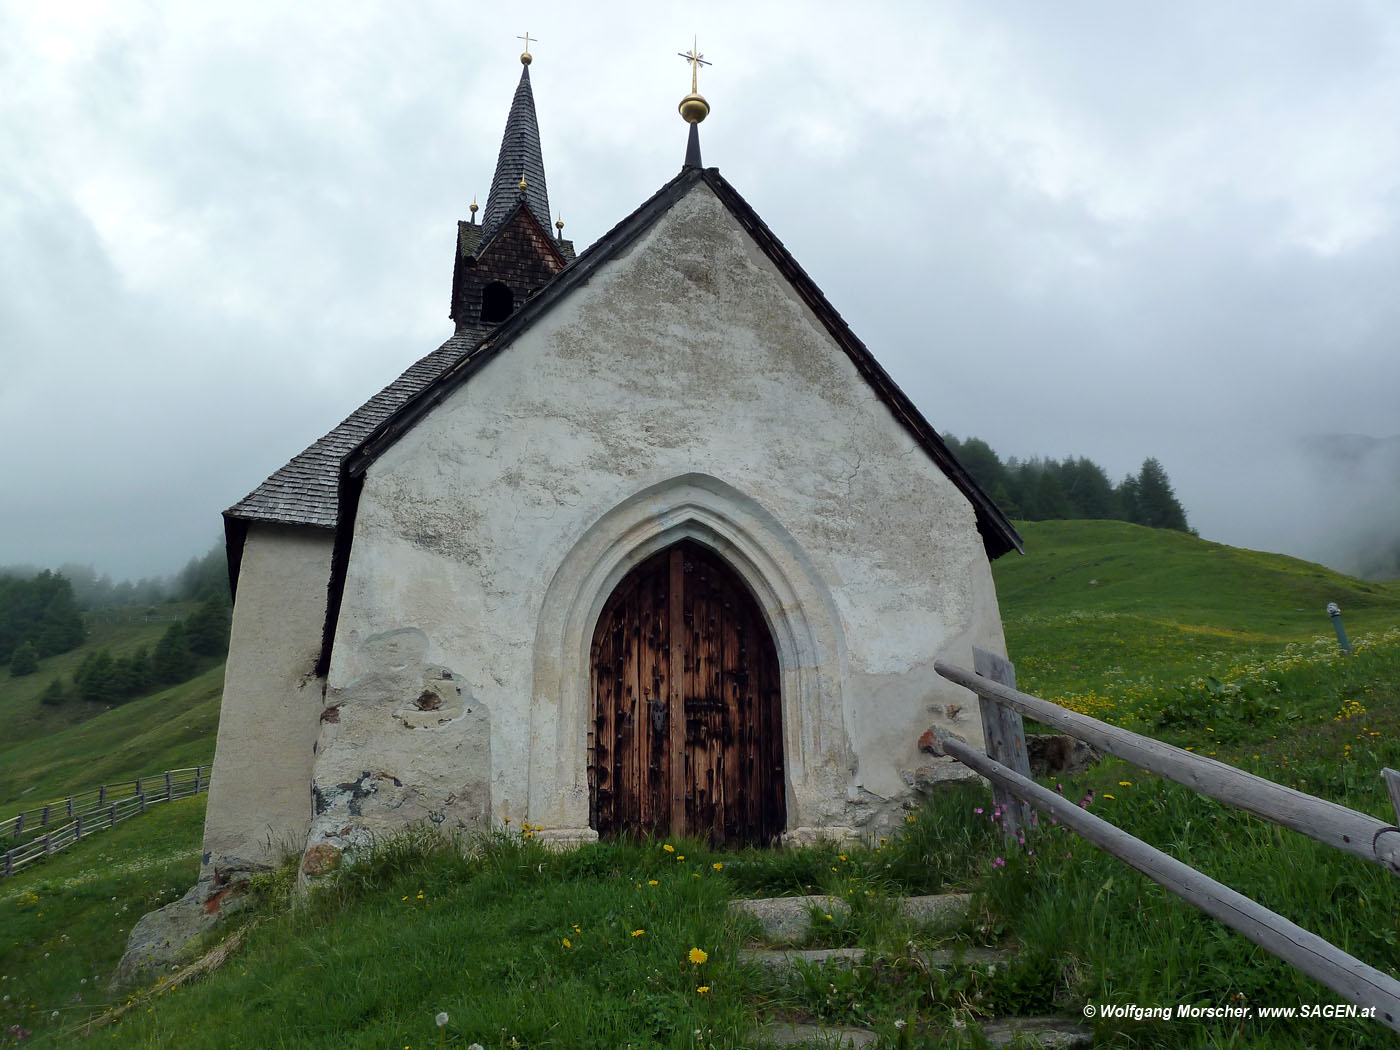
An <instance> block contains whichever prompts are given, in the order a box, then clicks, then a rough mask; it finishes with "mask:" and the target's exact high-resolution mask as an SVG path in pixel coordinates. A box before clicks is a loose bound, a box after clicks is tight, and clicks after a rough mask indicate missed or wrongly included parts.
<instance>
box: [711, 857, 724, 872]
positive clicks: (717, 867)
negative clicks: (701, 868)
mask: <svg viewBox="0 0 1400 1050" xmlns="http://www.w3.org/2000/svg"><path fill="white" fill-rule="evenodd" d="M710 867H712V868H714V869H715V871H723V870H724V863H723V862H722V861H718V860H717V861H715V862H714V863H713V864H711V865H710Z"/></svg>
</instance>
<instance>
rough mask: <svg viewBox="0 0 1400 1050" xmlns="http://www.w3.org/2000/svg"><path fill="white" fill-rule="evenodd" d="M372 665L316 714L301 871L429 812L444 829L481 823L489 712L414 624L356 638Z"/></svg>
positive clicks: (486, 802)
mask: <svg viewBox="0 0 1400 1050" xmlns="http://www.w3.org/2000/svg"><path fill="white" fill-rule="evenodd" d="M360 649H361V654H360V655H361V656H362V657H363V661H364V663H363V665H364V666H367V667H370V668H372V669H373V670H371V671H370V672H369V673H367V674H365V675H363V676H361V677H359V678H357V679H356V680H355V681H353V682H351V683H350V684H349V685H348V686H345V687H344V688H341V689H331V690H329V691H328V693H327V696H326V709H325V711H324V712H323V713H322V718H321V736H320V739H319V740H318V741H317V745H316V765H315V770H314V772H313V776H312V783H311V795H312V805H313V808H314V816H313V817H312V825H311V833H310V835H309V836H308V839H307V849H306V853H305V855H304V857H303V863H302V872H303V874H304V875H307V876H314V875H316V874H321V873H324V872H325V871H328V870H330V869H331V868H332V867H334V866H335V863H336V862H337V861H338V857H339V852H340V851H343V850H345V849H348V848H351V847H354V846H363V845H366V844H368V843H370V842H371V841H372V840H373V839H374V838H375V837H377V836H384V835H388V834H392V833H394V832H396V831H399V830H402V829H403V828H404V827H406V826H408V825H411V824H414V823H418V822H421V821H428V822H430V823H432V824H435V825H437V826H438V827H440V828H442V829H443V830H444V831H448V832H473V831H476V830H478V829H480V828H483V827H485V826H486V821H487V816H488V813H489V810H490V801H491V799H490V775H491V721H490V715H489V713H488V712H487V710H486V708H485V706H484V705H482V704H481V703H479V702H478V701H476V700H475V699H474V698H473V696H472V694H471V690H470V688H469V687H468V686H467V685H466V683H465V682H464V681H463V680H462V679H461V677H460V676H459V675H457V674H455V673H454V672H453V671H451V670H449V669H448V668H445V667H436V666H430V665H427V664H426V663H425V662H424V661H425V655H426V653H427V650H428V638H427V635H425V634H424V633H423V632H422V631H420V630H417V629H415V628H404V629H401V630H396V631H388V632H384V633H381V634H376V635H373V636H371V637H369V638H367V639H365V640H364V641H363V642H362V643H361V645H360Z"/></svg>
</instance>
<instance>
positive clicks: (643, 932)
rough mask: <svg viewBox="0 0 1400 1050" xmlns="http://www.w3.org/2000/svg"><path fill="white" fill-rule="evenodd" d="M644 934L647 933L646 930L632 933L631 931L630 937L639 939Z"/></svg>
mask: <svg viewBox="0 0 1400 1050" xmlns="http://www.w3.org/2000/svg"><path fill="white" fill-rule="evenodd" d="M646 932H647V931H646V930H633V931H632V936H633V937H641V936H643V935H644V934H645V933H646Z"/></svg>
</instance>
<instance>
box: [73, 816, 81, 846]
mask: <svg viewBox="0 0 1400 1050" xmlns="http://www.w3.org/2000/svg"><path fill="white" fill-rule="evenodd" d="M73 819H74V820H75V821H76V823H75V824H74V825H73V834H74V836H75V837H76V838H77V840H78V841H79V842H82V841H83V815H82V814H81V813H79V814H78V815H77V816H76V817H75V818H73Z"/></svg>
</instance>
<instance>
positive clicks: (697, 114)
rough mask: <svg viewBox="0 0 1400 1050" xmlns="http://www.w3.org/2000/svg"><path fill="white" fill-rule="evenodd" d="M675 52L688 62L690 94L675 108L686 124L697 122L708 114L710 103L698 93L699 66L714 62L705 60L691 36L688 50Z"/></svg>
mask: <svg viewBox="0 0 1400 1050" xmlns="http://www.w3.org/2000/svg"><path fill="white" fill-rule="evenodd" d="M676 54H678V55H680V57H681V58H683V59H685V60H686V61H687V62H689V63H690V94H689V95H686V96H685V98H683V99H681V104H680V105H679V106H678V107H677V109H679V110H680V114H681V119H682V120H684V121H685V122H686V123H687V124H699V123H700V122H701V121H702V120H704V119H705V118H706V117H708V116H709V115H710V104H709V103H708V102H706V101H705V96H704V95H702V94H700V85H699V75H700V67H701V66H709V65H713V64H714V63H712V62H706V61H705V56H704V55H702V54H701V53H700V48H699V46H698V44H697V43H696V41H695V38H693V37H692V38H691V45H690V50H689V51H677V52H676Z"/></svg>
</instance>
